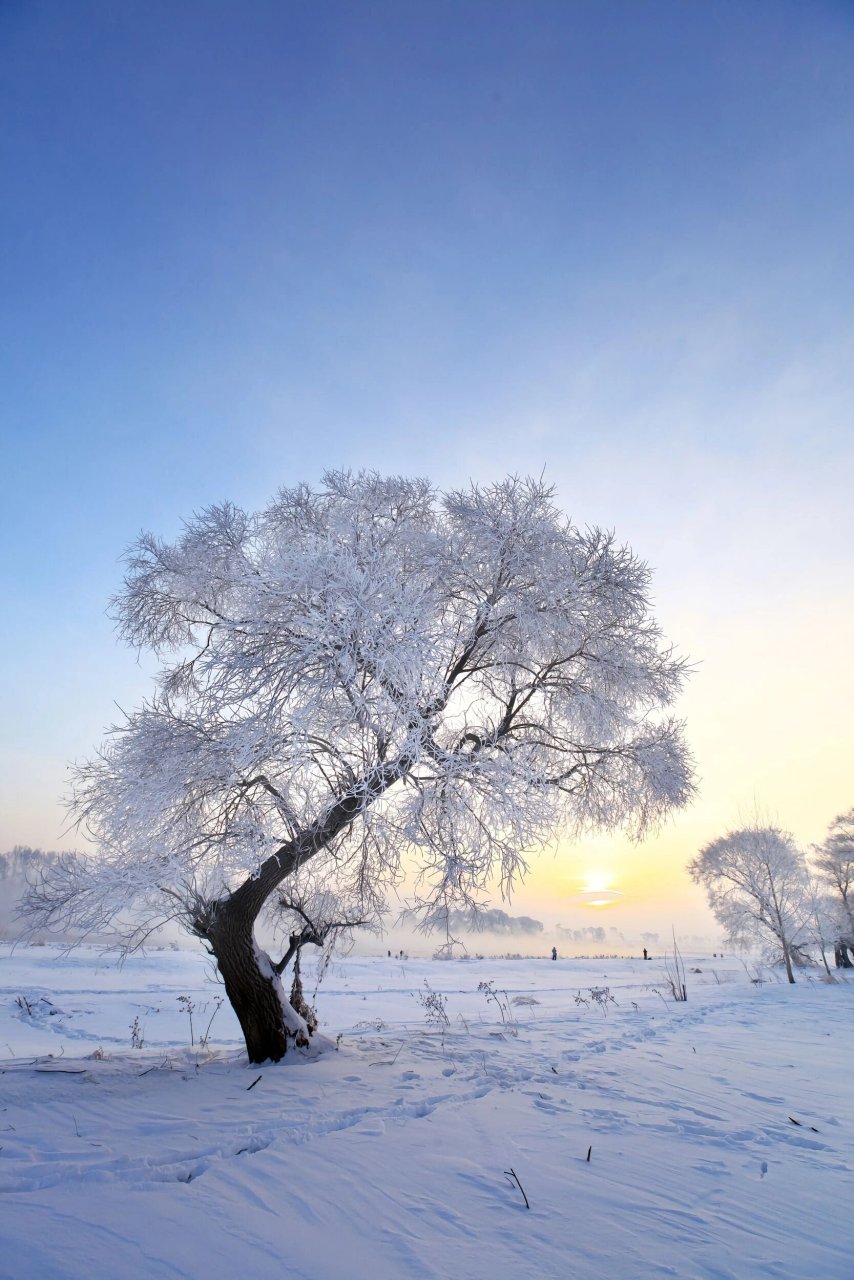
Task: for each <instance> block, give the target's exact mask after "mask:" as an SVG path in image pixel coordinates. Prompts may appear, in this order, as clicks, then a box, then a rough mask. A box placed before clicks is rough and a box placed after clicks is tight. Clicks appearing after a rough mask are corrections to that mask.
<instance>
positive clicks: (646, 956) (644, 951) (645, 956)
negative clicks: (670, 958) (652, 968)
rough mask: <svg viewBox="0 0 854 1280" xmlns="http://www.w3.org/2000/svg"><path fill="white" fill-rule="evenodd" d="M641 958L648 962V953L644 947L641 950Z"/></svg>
mask: <svg viewBox="0 0 854 1280" xmlns="http://www.w3.org/2000/svg"><path fill="white" fill-rule="evenodd" d="M643 958H644V960H648V959H649V953H648V951H647V949H646V947H644V949H643Z"/></svg>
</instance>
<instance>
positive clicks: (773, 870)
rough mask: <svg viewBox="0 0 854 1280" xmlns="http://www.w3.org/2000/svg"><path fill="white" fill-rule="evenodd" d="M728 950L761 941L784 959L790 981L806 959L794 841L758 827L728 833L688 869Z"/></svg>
mask: <svg viewBox="0 0 854 1280" xmlns="http://www.w3.org/2000/svg"><path fill="white" fill-rule="evenodd" d="M688 871H689V873H690V875H691V877H692V879H693V880H694V881H695V882H696V883H697V884H701V885H702V886H703V888H704V889H705V890H706V896H707V898H708V901H709V906H710V907H711V909H712V911H713V912H714V914H715V917H716V919H717V921H718V923H719V924H720V925H721V926H722V927H723V928H724V929H725V930H726V938H727V942H728V943H729V944H730V946H749V945H751V944H752V943H755V942H760V943H762V944H764V946H765V947H766V949H769V950H770V951H771V953H772V954H774V955H778V954H779V956H780V957H781V958H782V961H783V963H784V964H785V966H786V976H787V977H788V979H789V982H794V981H795V975H794V972H793V965H795V964H802V963H804V962H805V961H806V959H807V957H806V955H805V953H804V950H803V948H804V945H805V943H806V940H807V938H808V931H807V928H806V924H807V919H808V905H807V889H808V881H807V870H806V862H805V860H804V856H803V854H802V852H801V851H800V849H799V848H798V846H797V844H796V843H795V840H794V837H793V836H791V835H790V834H789V832H787V831H781V830H779V828H777V827H763V826H760V825H759V824H758V823H756V824H754V825H752V826H748V827H743V828H742V829H741V830H740V831H730V832H728V833H727V835H725V836H721V837H720V838H719V839H717V840H713V841H712V842H711V844H708V845H706V847H705V848H704V849H703V850H701V852H700V853H699V854H698V855H697V857H696V858H694V859H693V860H692V861H691V862H690V863H689V864H688Z"/></svg>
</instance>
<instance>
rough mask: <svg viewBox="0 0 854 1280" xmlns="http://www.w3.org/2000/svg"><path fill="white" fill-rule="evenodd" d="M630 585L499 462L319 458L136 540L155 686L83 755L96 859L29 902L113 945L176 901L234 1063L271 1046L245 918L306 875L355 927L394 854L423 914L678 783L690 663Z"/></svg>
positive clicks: (642, 591)
mask: <svg viewBox="0 0 854 1280" xmlns="http://www.w3.org/2000/svg"><path fill="white" fill-rule="evenodd" d="M649 583H650V574H649V570H648V568H647V566H646V565H645V564H644V563H643V562H642V561H640V560H639V559H637V558H636V556H635V555H634V554H633V553H632V552H631V551H630V550H629V549H628V548H627V547H624V546H620V545H619V544H618V543H617V542H616V541H615V539H614V537H613V535H612V534H610V533H607V532H602V531H601V530H599V529H590V528H585V529H579V528H577V527H575V526H574V525H573V524H572V523H571V522H570V521H569V520H568V519H567V518H566V517H565V516H563V515H562V514H561V513H560V511H559V510H557V509H556V507H555V506H554V504H553V494H552V492H551V490H550V489H549V488H547V487H546V486H544V485H543V484H542V483H538V482H534V481H530V480H520V479H517V478H511V479H508V480H505V481H504V482H502V483H499V484H495V485H493V486H491V487H487V488H479V487H475V486H472V487H470V488H468V489H465V490H461V491H454V492H448V493H445V494H438V493H436V492H435V491H434V490H433V489H432V488H431V486H430V485H429V484H428V483H427V482H426V481H424V480H409V479H401V478H383V477H381V476H378V475H376V474H373V473H370V474H364V473H362V474H358V475H353V474H350V473H342V472H333V473H329V474H327V475H326V476H325V477H324V483H323V486H322V487H321V488H320V489H318V490H316V491H314V490H312V489H310V488H308V487H306V486H299V487H297V488H293V489H284V490H282V491H281V492H280V493H279V495H278V496H277V498H276V499H275V500H274V501H273V502H272V503H271V504H270V505H269V506H268V507H267V508H266V509H264V510H262V511H260V512H258V513H257V514H254V515H250V514H247V513H246V512H244V511H242V510H240V509H239V508H237V507H235V506H232V505H230V504H224V505H221V506H214V507H211V508H209V509H207V510H205V511H203V512H202V513H201V514H199V515H197V516H195V517H194V518H193V519H192V520H190V521H189V522H188V523H187V525H186V526H185V529H184V532H183V534H182V535H181V537H179V538H178V539H177V540H176V541H175V542H173V543H165V542H163V541H160V540H159V539H158V538H156V537H153V536H151V535H148V534H147V535H145V536H143V537H141V538H140V539H139V541H138V542H137V543H136V544H135V545H134V546H133V547H132V549H131V550H130V552H129V554H128V557H127V574H126V578H125V582H124V586H123V589H122V590H121V592H120V593H119V595H118V597H117V598H116V600H115V615H116V618H117V621H118V629H119V632H120V634H121V636H122V637H123V638H124V639H125V640H126V641H127V642H128V643H129V644H130V645H132V646H136V647H138V648H139V649H144V650H148V651H150V652H152V653H154V654H155V655H156V656H157V658H158V659H159V660H160V662H161V670H160V674H159V676H158V678H157V683H156V691H155V692H154V694H153V695H152V696H151V698H150V699H149V700H148V701H147V702H146V703H145V704H144V705H143V706H142V707H141V708H140V709H139V710H138V711H135V712H133V713H132V714H131V715H129V716H127V718H126V719H125V721H124V722H123V723H121V724H120V725H118V726H117V727H115V728H114V729H113V730H112V732H111V733H110V735H109V737H108V738H107V740H106V742H105V744H104V746H103V747H102V749H101V751H100V752H99V754H98V755H97V756H96V758H95V759H93V760H91V761H90V762H89V763H86V764H84V765H83V766H82V767H79V768H78V769H77V770H76V778H75V784H74V792H73V801H72V803H73V809H74V812H75V814H76V817H77V819H78V820H79V822H80V823H81V824H82V827H83V829H84V830H85V831H86V833H87V834H88V836H89V837H90V839H91V841H92V843H93V846H94V850H95V852H94V855H93V856H86V857H74V858H67V859H65V860H64V861H63V862H62V864H61V865H60V866H59V867H58V868H55V869H54V870H53V872H52V873H51V874H50V875H49V876H48V877H47V878H46V880H45V881H44V882H43V883H42V884H41V885H40V886H39V887H38V889H36V890H35V891H34V892H33V893H32V894H31V895H30V900H29V909H30V911H31V912H32V913H33V914H34V916H35V918H36V919H37V921H38V923H39V924H42V925H44V924H46V923H62V924H65V925H69V924H70V925H75V926H77V927H78V928H80V927H82V928H92V927H96V926H97V927H99V928H100V927H101V926H102V925H103V923H104V921H105V920H108V919H109V920H113V921H116V922H118V925H119V927H121V928H123V929H124V930H125V932H124V944H125V945H126V946H132V945H134V944H135V943H136V942H138V941H139V939H140V938H141V937H142V936H143V933H144V931H145V930H146V929H148V928H150V927H151V926H152V924H154V923H156V922H158V921H162V920H165V919H167V918H169V917H176V916H177V917H178V918H179V919H181V920H182V921H183V922H184V923H185V924H186V926H187V928H188V929H190V930H191V931H192V932H193V933H194V934H196V935H197V936H198V937H200V938H202V939H204V941H205V942H206V944H207V946H208V948H209V949H210V951H211V952H212V953H213V955H214V956H215V957H216V962H217V965H218V967H219V970H220V973H221V975H222V979H223V982H224V984H225V989H226V992H227V994H228V997H229V999H230V1000H231V1003H232V1004H233V1006H234V1008H235V1010H236V1013H237V1016H238V1018H239V1019H240V1023H241V1027H242V1029H243V1032H244V1035H245V1038H246V1045H247V1048H248V1052H249V1057H250V1059H251V1060H252V1061H254V1062H261V1061H264V1060H266V1059H268V1058H272V1059H274V1060H278V1059H279V1058H281V1057H282V1055H283V1054H284V1052H285V1050H286V1046H287V1041H288V1037H289V1036H300V1035H301V1034H305V1030H306V1028H305V1024H304V1021H303V1020H302V1018H300V1016H299V1015H298V1013H297V1012H296V1011H295V1010H294V1009H293V1007H292V1005H291V1003H290V1002H289V1001H288V1000H287V999H286V997H285V994H284V988H283V986H282V983H281V980H280V971H279V964H277V963H276V962H274V961H273V960H272V959H271V958H270V957H269V956H268V955H266V954H265V953H264V952H263V951H262V950H261V949H260V947H259V946H258V944H257V942H256V939H255V934H254V925H255V922H256V920H257V918H258V916H259V913H261V911H262V910H263V909H264V908H265V904H267V903H268V900H270V899H271V898H272V897H273V895H275V894H276V893H277V891H278V892H281V887H282V886H284V887H285V888H286V887H287V885H288V884H289V883H290V882H291V881H293V880H294V879H296V880H297V881H299V880H300V878H301V877H304V876H305V874H306V871H305V869H306V868H307V866H308V864H311V875H312V879H313V881H314V883H315V884H320V885H323V884H326V885H328V886H329V887H330V888H332V889H334V891H335V893H336V895H338V897H339V899H341V900H344V901H347V902H349V903H350V904H351V913H350V915H349V916H348V917H347V919H353V918H356V916H358V917H359V918H361V919H367V918H371V917H374V916H375V915H376V913H377V912H379V911H380V910H381V909H382V907H383V904H384V895H385V894H386V893H387V892H388V891H389V889H390V887H391V886H392V885H394V884H395V883H396V882H397V881H398V880H399V878H400V877H401V875H402V873H403V870H404V868H405V867H406V866H409V865H415V866H417V867H418V868H419V875H420V880H419V884H420V889H419V896H420V900H421V904H422V906H423V907H424V909H425V910H430V909H431V908H433V909H435V907H436V906H437V905H444V906H449V905H453V904H462V905H470V904H471V902H472V901H473V900H474V899H475V898H476V896H477V894H478V892H479V891H480V890H481V889H482V887H483V886H484V885H485V884H486V883H487V882H490V881H497V882H498V883H499V884H500V886H501V888H502V890H503V891H505V892H507V891H509V890H510V889H511V888H512V886H513V885H514V883H515V882H516V881H517V880H518V878H519V877H520V876H522V875H523V874H524V872H525V870H526V865H527V864H526V859H527V856H528V852H530V851H531V850H533V849H536V848H537V847H540V846H542V845H543V844H544V843H546V842H548V841H549V840H551V839H552V838H553V837H554V836H555V835H556V834H557V833H559V832H561V831H565V832H568V833H571V832H578V831H580V830H584V829H602V828H614V827H615V826H617V825H618V824H625V825H626V826H627V827H628V829H629V830H630V832H631V833H632V834H633V835H635V836H640V835H642V834H643V833H644V832H645V831H647V830H648V829H649V828H650V826H651V825H655V824H657V823H658V822H659V821H660V820H661V819H662V818H664V817H665V816H666V815H667V814H668V813H669V812H670V811H671V810H672V809H673V808H675V807H677V806H680V805H683V804H684V803H685V802H686V800H687V799H688V798H689V797H690V796H691V794H692V786H693V784H692V766H691V761H690V758H689V754H688V752H687V750H686V747H685V744H684V741H683V737H682V730H681V725H680V724H679V722H678V721H676V720H675V719H674V718H673V717H672V715H671V714H670V712H669V709H670V708H671V707H672V705H673V703H674V700H675V699H676V697H677V695H678V694H679V691H680V689H681V687H682V684H683V680H684V677H685V665H684V663H683V661H681V660H680V659H679V658H677V657H675V656H674V653H673V651H672V649H671V647H670V646H669V645H668V644H667V643H665V641H664V640H663V638H662V635H661V632H660V630H659V628H658V626H657V624H656V622H655V620H654V618H653V617H652V614H651V611H650V600H649ZM353 904H355V905H353ZM353 913H355V915H354V914H353ZM131 919H132V920H133V921H135V923H133V924H126V923H125V922H126V921H128V920H131Z"/></svg>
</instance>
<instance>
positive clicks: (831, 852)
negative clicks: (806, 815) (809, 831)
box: [812, 809, 854, 967]
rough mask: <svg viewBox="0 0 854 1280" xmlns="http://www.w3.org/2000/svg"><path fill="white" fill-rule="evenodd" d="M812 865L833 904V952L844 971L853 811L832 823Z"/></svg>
mask: <svg viewBox="0 0 854 1280" xmlns="http://www.w3.org/2000/svg"><path fill="white" fill-rule="evenodd" d="M812 862H813V867H814V868H815V872H816V874H817V875H818V876H819V877H820V878H821V879H822V881H823V882H824V883H825V885H827V887H828V889H829V891H830V894H831V897H832V899H833V901H834V906H835V910H834V913H833V914H834V918H835V928H834V933H835V937H834V945H835V950H836V953H837V957H838V956H839V955H840V954H841V956H842V962H843V963H844V964H846V967H848V966H850V961H848V958H847V956H846V954H845V952H846V949H847V950H849V951H852V952H854V809H850V810H849V811H848V812H847V813H842V814H840V815H839V817H838V818H835V819H834V820H833V822H832V823H831V825H830V830H829V831H828V833H827V839H826V840H825V842H824V844H823V845H821V846H820V848H818V849H816V850H815V853H814V855H813V859H812Z"/></svg>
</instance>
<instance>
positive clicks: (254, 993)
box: [204, 899, 288, 1062]
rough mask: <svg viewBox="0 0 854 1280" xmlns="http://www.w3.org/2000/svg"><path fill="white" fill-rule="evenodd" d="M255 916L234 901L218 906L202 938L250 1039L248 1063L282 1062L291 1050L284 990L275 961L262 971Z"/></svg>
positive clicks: (230, 900) (242, 1026)
mask: <svg viewBox="0 0 854 1280" xmlns="http://www.w3.org/2000/svg"><path fill="white" fill-rule="evenodd" d="M254 923H255V916H254V914H253V913H251V912H250V911H247V910H241V909H240V906H239V904H238V906H237V907H235V905H234V900H233V899H228V900H226V901H225V902H223V903H220V904H218V905H217V908H216V910H215V911H214V912H213V913H212V917H211V919H210V922H209V923H208V924H207V927H206V929H205V932H204V936H205V938H206V939H207V941H208V942H209V943H210V948H211V951H212V952H213V954H214V956H215V958H216V962H217V967H218V968H219V971H220V974H221V975H222V980H223V982H224V984H225V992H226V995H227V996H228V998H229V1000H230V1002H231V1005H232V1007H233V1009H234V1012H235V1013H236V1014H237V1017H238V1020H239V1022H240V1027H241V1030H242V1031H243V1035H244V1038H245V1040H246V1050H247V1052H248V1054H249V1061H250V1062H267V1061H268V1060H269V1061H273V1062H279V1061H280V1060H281V1059H282V1058H283V1057H284V1056H285V1053H286V1052H287V1048H288V1028H287V1026H286V1023H285V1007H284V1004H283V1000H284V992H283V990H282V984H281V981H280V979H279V976H278V974H277V973H276V972H275V970H274V968H273V965H272V963H271V964H270V965H269V973H264V972H262V967H261V965H260V964H259V952H258V949H257V948H256V944H255V936H254V930H253V926H254Z"/></svg>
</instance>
